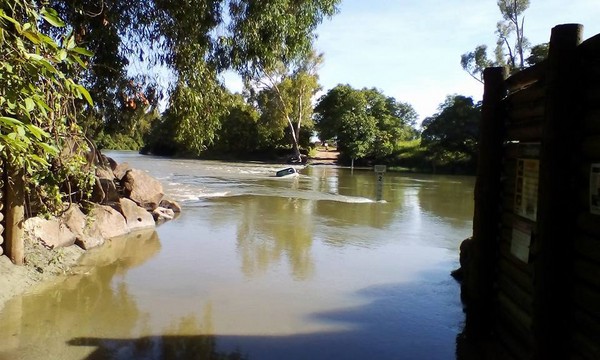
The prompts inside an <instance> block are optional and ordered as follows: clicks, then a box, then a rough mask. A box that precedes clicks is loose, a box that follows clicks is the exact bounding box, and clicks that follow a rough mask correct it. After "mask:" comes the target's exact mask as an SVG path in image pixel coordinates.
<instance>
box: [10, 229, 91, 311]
mask: <svg viewBox="0 0 600 360" xmlns="http://www.w3.org/2000/svg"><path fill="white" fill-rule="evenodd" d="M84 253H85V250H83V249H82V248H80V247H79V246H77V245H73V246H69V247H64V248H57V249H52V250H49V249H46V248H45V247H43V246H42V245H41V244H40V243H36V242H33V241H31V240H30V239H28V238H27V239H25V259H26V262H25V264H24V265H22V266H17V265H14V264H13V263H12V262H11V261H10V259H9V258H8V257H7V256H5V255H2V256H0V289H2V291H1V292H0V311H2V309H3V308H4V304H6V302H7V301H9V300H10V299H12V298H13V297H15V296H20V295H24V294H26V293H27V292H29V291H34V290H35V289H37V287H39V286H41V285H42V284H44V283H47V282H50V281H51V280H53V279H56V278H57V277H58V276H62V275H67V274H69V272H70V271H71V269H72V268H73V267H74V266H75V265H77V263H78V261H79V259H80V257H81V255H83V254H84Z"/></svg>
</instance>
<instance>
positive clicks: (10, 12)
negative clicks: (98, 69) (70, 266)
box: [0, 0, 93, 211]
mask: <svg viewBox="0 0 600 360" xmlns="http://www.w3.org/2000/svg"><path fill="white" fill-rule="evenodd" d="M42 23H45V24H47V25H48V26H53V27H64V26H65V24H64V22H63V21H62V20H61V19H60V18H59V17H58V16H57V13H56V11H55V10H53V9H52V8H49V7H43V6H42V7H38V6H36V5H35V4H32V3H30V2H29V1H24V0H10V1H7V0H0V140H1V141H0V157H2V158H3V159H4V160H5V162H6V164H7V166H8V168H9V169H12V171H9V176H12V175H13V172H14V173H18V172H21V171H23V172H24V175H25V181H26V187H27V190H28V191H30V194H29V195H30V199H33V200H34V201H36V202H38V201H39V202H40V203H41V204H43V205H44V206H45V208H44V209H42V210H49V211H54V210H56V211H58V210H61V209H62V207H61V205H62V201H63V200H65V199H66V198H67V196H69V195H66V194H65V193H67V194H73V193H75V194H77V196H79V197H81V196H84V194H88V191H89V190H90V189H91V180H92V177H91V175H90V173H92V174H93V171H91V172H90V167H89V164H88V165H86V162H85V159H84V157H83V154H84V152H85V151H87V150H88V144H87V142H86V139H85V138H84V137H83V134H82V132H81V129H80V128H79V127H78V126H77V123H76V119H77V117H78V111H77V109H78V106H77V105H78V104H79V103H86V104H88V105H90V106H91V105H92V104H93V103H92V99H91V97H90V94H89V93H88V91H87V90H86V89H85V88H84V87H83V86H82V85H81V84H78V82H77V81H76V79H74V78H71V77H69V76H67V74H65V72H67V73H70V72H75V71H72V69H74V68H78V67H79V66H80V64H83V60H82V57H81V56H82V55H83V56H84V58H85V56H89V55H91V53H90V52H89V51H88V50H86V49H84V48H81V47H78V46H77V44H76V41H75V38H74V36H73V35H70V36H64V37H62V38H60V39H58V41H56V40H54V39H52V38H51V37H49V36H48V35H47V34H46V33H44V32H43V31H42V30H41V29H40V24H42ZM67 145H68V146H67ZM9 181H13V179H10V178H9ZM66 185H68V186H72V187H71V188H65V187H63V186H66ZM61 190H63V191H61Z"/></svg>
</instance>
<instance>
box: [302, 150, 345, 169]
mask: <svg viewBox="0 0 600 360" xmlns="http://www.w3.org/2000/svg"><path fill="white" fill-rule="evenodd" d="M339 154H340V153H339V152H338V151H334V150H329V151H325V149H319V150H318V151H317V153H316V154H315V155H314V156H312V157H311V158H310V160H309V162H310V163H312V164H324V165H325V164H327V165H333V164H337V159H338V156H339Z"/></svg>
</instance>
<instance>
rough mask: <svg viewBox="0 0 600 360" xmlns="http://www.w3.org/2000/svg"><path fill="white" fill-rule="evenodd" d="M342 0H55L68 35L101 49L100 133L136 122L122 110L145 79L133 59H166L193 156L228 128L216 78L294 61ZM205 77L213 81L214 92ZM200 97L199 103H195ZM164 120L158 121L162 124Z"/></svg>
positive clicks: (96, 76)
mask: <svg viewBox="0 0 600 360" xmlns="http://www.w3.org/2000/svg"><path fill="white" fill-rule="evenodd" d="M339 2H340V0H317V1H312V0H311V1H308V0H301V1H297V0H264V1H254V0H189V1H179V0H149V1H146V2H133V1H131V0H123V1H118V2H97V1H92V0H76V1H69V2H63V1H61V0H53V3H55V4H56V5H57V7H58V8H59V12H60V14H61V15H64V17H65V18H66V19H67V22H68V23H69V24H71V26H70V27H68V29H65V31H64V32H63V33H65V32H68V31H73V33H74V34H75V35H76V36H77V37H81V39H83V41H84V43H86V44H88V45H89V47H90V48H92V50H94V51H95V52H96V54H95V56H94V57H93V58H92V59H91V61H90V67H89V70H88V72H87V74H86V75H87V77H86V79H87V83H89V84H90V85H91V88H92V89H93V92H92V94H93V95H94V96H96V97H97V98H98V102H97V105H96V106H95V107H94V108H93V109H90V110H93V111H95V112H96V113H97V116H95V117H88V119H94V118H95V119H97V120H96V121H99V123H98V122H97V123H95V124H94V123H93V122H91V121H90V124H88V125H89V126H88V127H89V128H93V131H92V132H94V133H97V132H98V131H100V129H102V128H103V127H104V125H106V124H113V126H111V127H110V128H109V130H108V131H110V132H112V131H115V132H121V131H120V130H116V129H119V128H121V129H122V128H123V127H127V126H128V124H127V120H129V119H128V118H122V117H121V116H120V115H119V113H120V111H121V107H120V106H119V105H120V104H119V100H118V99H121V98H122V97H125V98H126V99H127V100H128V101H129V100H130V99H132V98H136V96H137V93H138V91H137V88H138V84H140V82H139V81H135V83H134V84H131V82H130V80H131V79H130V78H129V77H128V76H127V72H126V69H127V66H128V64H131V63H146V64H148V65H149V67H150V68H154V67H157V65H160V66H164V67H166V68H167V69H168V71H170V72H171V73H172V74H173V81H172V82H170V83H169V84H167V85H166V86H162V88H161V87H158V88H157V89H158V90H163V91H164V90H167V91H168V93H169V98H170V100H169V108H172V109H170V110H169V114H170V115H172V116H170V117H167V118H166V119H165V121H174V122H176V124H173V125H172V126H171V128H172V129H173V130H174V132H175V136H176V137H175V139H174V140H175V141H176V142H179V143H181V142H182V141H185V142H188V141H189V142H191V143H190V144H189V145H188V144H187V143H186V146H187V147H188V148H187V149H186V150H187V151H188V152H189V153H191V154H198V153H199V152H201V151H202V150H203V149H204V148H205V147H206V146H209V145H210V144H211V142H212V140H213V138H214V137H215V136H216V133H217V131H218V129H219V126H220V125H219V122H218V119H219V118H220V116H218V115H219V114H220V113H221V103H220V100H221V97H220V96H219V94H218V92H219V90H218V87H217V86H215V84H214V82H215V81H214V79H212V76H216V74H217V73H219V72H220V71H223V70H226V69H234V70H236V71H238V72H239V73H240V74H243V75H244V77H245V78H252V77H253V75H254V74H256V73H257V69H272V68H273V66H274V65H275V64H278V63H282V64H284V65H285V66H287V65H289V64H290V63H291V62H293V61H294V60H295V59H297V58H298V56H300V55H302V54H309V53H310V50H311V48H312V41H313V39H314V36H315V35H314V30H315V28H316V26H317V25H318V24H319V23H320V22H321V21H322V20H323V18H324V17H326V16H332V15H333V14H334V13H335V12H336V11H337V9H336V5H337V4H338V3H339ZM150 72H151V71H150V70H148V73H147V74H150ZM207 72H210V73H211V75H209V74H207ZM142 75H146V73H145V74H142ZM201 80H202V81H208V82H209V86H208V88H209V89H208V91H207V93H208V94H206V96H205V94H204V90H203V88H202V85H201ZM147 81H150V80H149V77H148V76H147V77H146V79H145V80H143V81H141V83H142V86H141V87H142V88H145V87H146V86H147V85H148V84H146V82H147ZM161 85H162V84H161ZM157 94H159V95H160V94H162V91H158V92H157ZM145 96H146V97H147V96H148V94H145ZM196 100H198V104H192V102H196ZM181 116H183V117H184V119H181V118H180V117H181ZM94 126H95V127H94ZM163 126H164V124H162V123H157V127H159V128H162V127H163Z"/></svg>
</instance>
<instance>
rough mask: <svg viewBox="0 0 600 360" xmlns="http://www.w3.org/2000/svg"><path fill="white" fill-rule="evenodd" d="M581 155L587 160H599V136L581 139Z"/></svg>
mask: <svg viewBox="0 0 600 360" xmlns="http://www.w3.org/2000/svg"><path fill="white" fill-rule="evenodd" d="M581 153H582V155H583V156H584V157H585V158H588V159H600V136H598V135H597V136H588V137H586V138H585V139H583V142H582V143H581Z"/></svg>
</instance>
